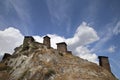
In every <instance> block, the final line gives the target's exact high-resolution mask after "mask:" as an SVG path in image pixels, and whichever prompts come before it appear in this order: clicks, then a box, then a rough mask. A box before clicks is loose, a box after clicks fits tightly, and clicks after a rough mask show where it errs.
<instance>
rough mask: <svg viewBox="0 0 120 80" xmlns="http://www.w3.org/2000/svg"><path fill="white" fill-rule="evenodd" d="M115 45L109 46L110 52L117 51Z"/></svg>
mask: <svg viewBox="0 0 120 80" xmlns="http://www.w3.org/2000/svg"><path fill="white" fill-rule="evenodd" d="M115 48H116V47H115V46H110V47H109V48H108V52H109V53H114V52H115Z"/></svg>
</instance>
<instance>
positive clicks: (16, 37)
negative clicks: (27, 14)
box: [0, 27, 23, 56]
mask: <svg viewBox="0 0 120 80" xmlns="http://www.w3.org/2000/svg"><path fill="white" fill-rule="evenodd" d="M22 41H23V35H22V34H21V33H20V31H19V30H18V29H15V28H13V27H9V28H7V29H5V30H3V31H0V56H3V54H4V53H10V54H12V53H13V51H14V48H15V47H17V46H19V45H20V44H22Z"/></svg>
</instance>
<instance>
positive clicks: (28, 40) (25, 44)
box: [23, 36, 35, 49]
mask: <svg viewBox="0 0 120 80" xmlns="http://www.w3.org/2000/svg"><path fill="white" fill-rule="evenodd" d="M34 41H35V40H34V38H33V37H32V36H25V37H24V41H23V49H27V48H28V46H29V44H30V43H31V42H34Z"/></svg>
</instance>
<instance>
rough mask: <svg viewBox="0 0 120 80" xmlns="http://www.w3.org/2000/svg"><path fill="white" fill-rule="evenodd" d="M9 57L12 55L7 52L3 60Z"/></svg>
mask: <svg viewBox="0 0 120 80" xmlns="http://www.w3.org/2000/svg"><path fill="white" fill-rule="evenodd" d="M8 57H11V55H10V54H9V53H5V54H4V56H3V58H2V60H4V59H7V58H8Z"/></svg>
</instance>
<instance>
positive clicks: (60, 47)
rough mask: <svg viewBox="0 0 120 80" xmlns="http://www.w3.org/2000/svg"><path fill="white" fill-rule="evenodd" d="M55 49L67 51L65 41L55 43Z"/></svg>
mask: <svg viewBox="0 0 120 80" xmlns="http://www.w3.org/2000/svg"><path fill="white" fill-rule="evenodd" d="M57 50H58V51H62V52H67V44H66V43H65V42H61V43H57Z"/></svg>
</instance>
